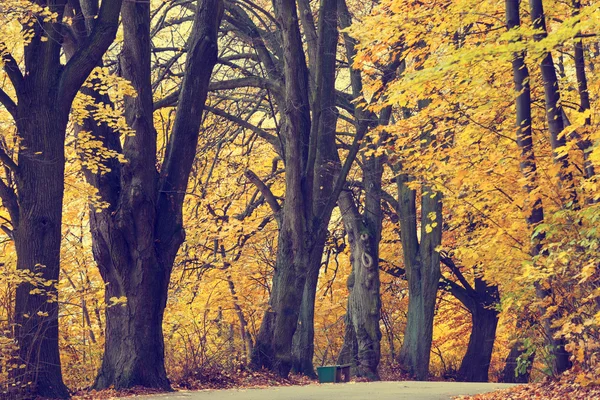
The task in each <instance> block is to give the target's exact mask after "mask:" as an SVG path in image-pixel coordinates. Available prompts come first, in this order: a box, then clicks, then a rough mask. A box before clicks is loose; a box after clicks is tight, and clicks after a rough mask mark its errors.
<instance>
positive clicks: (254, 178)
mask: <svg viewBox="0 0 600 400" xmlns="http://www.w3.org/2000/svg"><path fill="white" fill-rule="evenodd" d="M244 176H245V177H246V178H248V180H249V181H250V182H252V183H253V184H254V186H256V188H257V189H258V190H260V193H261V194H262V195H263V197H264V198H265V200H266V201H267V204H269V206H270V207H271V210H273V213H275V215H276V216H277V215H278V214H279V212H280V211H281V206H280V205H279V202H278V201H277V199H276V198H275V195H273V192H271V189H270V188H269V187H268V186H267V185H266V184H265V183H264V182H263V181H261V180H260V178H259V177H258V175H256V174H255V173H254V172H253V171H252V170H249V169H247V170H246V172H244Z"/></svg>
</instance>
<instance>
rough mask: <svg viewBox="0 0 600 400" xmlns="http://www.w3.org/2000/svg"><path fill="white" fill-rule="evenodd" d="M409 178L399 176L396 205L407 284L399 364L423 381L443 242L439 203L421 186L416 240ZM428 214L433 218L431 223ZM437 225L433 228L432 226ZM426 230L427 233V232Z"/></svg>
mask: <svg viewBox="0 0 600 400" xmlns="http://www.w3.org/2000/svg"><path fill="white" fill-rule="evenodd" d="M407 182H408V177H407V176H406V175H400V176H399V177H398V179H397V183H398V203H399V214H400V215H399V217H400V229H401V231H400V232H401V239H402V249H403V252H404V265H405V268H406V277H407V280H408V293H409V301H408V320H407V324H406V330H405V332H404V342H403V343H402V349H401V350H400V356H399V362H400V365H401V366H402V368H403V369H404V370H405V371H406V372H407V373H409V374H410V375H412V376H413V377H414V378H415V379H417V380H426V379H427V377H428V374H429V358H430V353H431V342H432V338H433V318H434V312H435V303H436V298H437V291H438V286H439V280H440V278H441V272H440V255H439V252H438V251H436V248H437V247H438V246H439V245H440V244H441V239H442V201H441V199H440V196H441V195H440V194H435V195H434V196H433V197H432V195H431V189H429V188H427V187H426V186H423V193H428V194H427V195H424V196H422V199H421V241H420V243H419V240H418V238H417V221H416V217H417V215H416V205H415V199H416V193H415V191H414V190H411V189H409V188H408V186H407ZM430 213H433V215H435V220H432V218H431V217H430ZM434 223H435V224H436V225H435V226H433V224H434ZM428 230H429V232H427V231H428Z"/></svg>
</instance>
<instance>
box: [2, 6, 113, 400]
mask: <svg viewBox="0 0 600 400" xmlns="http://www.w3.org/2000/svg"><path fill="white" fill-rule="evenodd" d="M120 6H121V0H106V1H103V2H102V5H101V6H100V8H99V9H98V7H96V9H95V12H94V13H93V17H94V18H95V20H94V23H93V24H92V25H93V27H92V29H91V30H90V32H89V34H88V32H78V31H75V30H72V29H69V28H68V26H67V25H66V24H65V21H66V20H67V19H68V18H73V19H74V20H77V19H80V18H82V14H81V12H80V9H81V4H80V3H79V2H77V1H73V2H69V5H68V6H67V2H66V1H49V2H42V1H35V2H33V3H31V10H29V9H19V7H22V6H20V5H19V4H18V3H17V5H16V6H15V7H16V8H17V10H18V11H19V12H20V13H22V14H21V15H22V19H21V21H20V22H22V23H23V25H24V28H25V30H26V32H27V33H28V35H29V41H28V42H27V44H26V46H25V47H24V49H23V54H24V57H23V59H24V65H23V66H21V65H19V63H18V62H17V60H16V59H15V58H14V57H13V55H12V54H11V53H10V52H9V49H8V48H7V46H6V45H5V44H4V43H2V42H0V48H1V52H2V63H3V69H4V72H5V73H6V75H7V76H8V78H9V79H10V82H11V83H12V89H13V91H14V93H15V96H16V101H15V100H13V98H12V97H11V96H9V95H8V94H7V93H6V92H5V91H0V103H1V104H2V105H4V107H5V108H6V109H7V110H8V111H9V112H10V114H11V115H12V117H13V119H14V123H15V125H16V129H17V132H18V135H19V138H20V141H21V143H20V145H19V152H18V156H17V162H15V161H14V160H13V159H12V158H10V157H8V156H6V154H4V157H3V162H4V164H5V165H6V167H8V168H9V169H10V175H11V176H12V178H10V180H9V181H8V182H7V181H4V180H3V181H1V182H0V197H1V198H2V202H3V205H4V207H6V208H7V209H8V211H9V213H10V217H11V224H12V227H13V230H12V233H11V235H12V237H13V239H14V241H15V247H16V252H17V259H18V261H17V267H18V269H20V270H24V271H31V272H33V273H39V274H41V277H42V278H43V279H44V280H45V281H46V282H48V285H46V286H47V288H45V290H43V291H34V287H32V286H31V285H30V284H28V283H23V284H21V285H20V286H19V288H18V289H17V293H16V303H15V307H16V310H15V319H16V320H15V322H16V324H17V333H16V337H17V341H18V344H19V359H20V363H23V364H25V371H24V374H23V379H22V382H25V383H27V382H32V384H31V392H32V394H39V395H42V396H47V397H67V396H68V390H67V388H66V387H65V385H64V384H63V382H62V374H61V367H60V356H59V351H58V302H57V300H58V299H57V296H58V293H57V290H56V286H55V285H56V282H57V281H58V278H59V270H60V243H61V224H62V200H63V192H64V177H63V175H64V168H65V157H64V145H65V143H64V141H65V131H66V129H67V123H68V120H69V111H70V109H71V104H72V102H73V99H74V98H75V95H76V94H77V91H78V90H79V88H80V87H81V85H82V84H83V83H84V81H85V79H86V78H87V76H88V75H89V74H90V72H91V71H92V69H93V68H94V67H95V66H96V65H97V64H98V63H99V62H100V59H101V58H102V56H103V54H104V52H105V51H106V50H107V49H108V47H109V46H110V44H111V43H112V41H113V40H114V38H115V35H116V31H117V27H118V17H119V9H120ZM5 7H6V6H5ZM7 7H9V8H10V7H11V4H8V6H7ZM9 11H10V10H9ZM67 35H74V36H75V37H76V38H77V39H78V41H79V46H78V49H77V51H76V52H75V54H74V55H73V56H72V57H71V58H70V60H69V61H68V62H67V63H66V65H63V64H62V62H61V44H62V43H63V40H64V38H65V36H67ZM21 68H23V70H22V69H21ZM11 182H14V183H13V184H11ZM32 292H33V293H32ZM34 293H35V294H34Z"/></svg>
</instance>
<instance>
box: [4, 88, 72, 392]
mask: <svg viewBox="0 0 600 400" xmlns="http://www.w3.org/2000/svg"><path fill="white" fill-rule="evenodd" d="M34 96H36V95H35V94H32V97H34ZM22 102H25V103H29V104H27V106H25V104H20V106H21V108H20V117H21V118H19V120H18V121H17V127H18V131H19V135H20V137H21V138H22V140H23V141H22V143H21V148H22V149H21V151H20V152H19V158H18V163H19V174H18V175H17V187H18V195H19V214H18V219H17V220H15V218H13V221H12V222H13V225H14V226H16V229H15V230H14V240H15V247H16V251H17V268H18V269H19V270H27V271H31V272H32V273H35V274H38V273H39V274H40V275H41V277H42V279H44V280H45V281H46V282H52V284H51V286H45V285H41V284H40V285H38V286H37V289H38V290H41V293H39V292H38V293H39V294H31V293H30V292H31V290H33V289H36V287H35V286H32V285H30V284H28V283H23V284H21V285H19V287H18V288H17V291H16V302H15V306H16V308H15V322H16V326H17V331H16V337H17V340H18V345H19V358H20V360H19V364H21V363H22V364H25V366H26V367H25V370H24V371H19V373H21V372H22V373H23V375H22V376H20V377H19V378H20V379H19V380H20V381H21V382H23V384H27V383H28V382H33V387H29V388H27V390H28V391H30V392H31V393H36V394H39V395H41V396H46V397H60V398H64V397H68V394H69V392H68V390H67V387H66V386H65V385H64V383H63V381H62V374H61V364H60V355H59V349H58V301H57V300H58V299H57V297H58V291H57V289H56V284H57V283H58V279H59V271H60V242H61V224H62V200H63V191H64V179H63V174H64V166H65V158H64V145H63V144H64V135H65V130H66V125H67V117H66V115H62V116H61V113H60V111H59V110H57V109H56V106H55V105H49V104H46V103H43V102H39V101H35V100H32V99H28V100H25V99H23V100H22ZM56 103H57V102H56ZM56 103H55V104H56Z"/></svg>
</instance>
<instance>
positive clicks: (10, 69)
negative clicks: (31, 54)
mask: <svg viewBox="0 0 600 400" xmlns="http://www.w3.org/2000/svg"><path fill="white" fill-rule="evenodd" d="M0 57H2V62H4V72H6V75H8V79H10V82H11V83H12V85H13V87H14V89H15V93H16V94H17V98H19V93H20V91H21V84H22V82H23V74H22V73H21V70H20V69H19V64H18V63H17V61H16V60H15V59H14V57H13V56H12V54H10V53H9V52H8V48H7V47H6V44H4V42H0Z"/></svg>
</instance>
